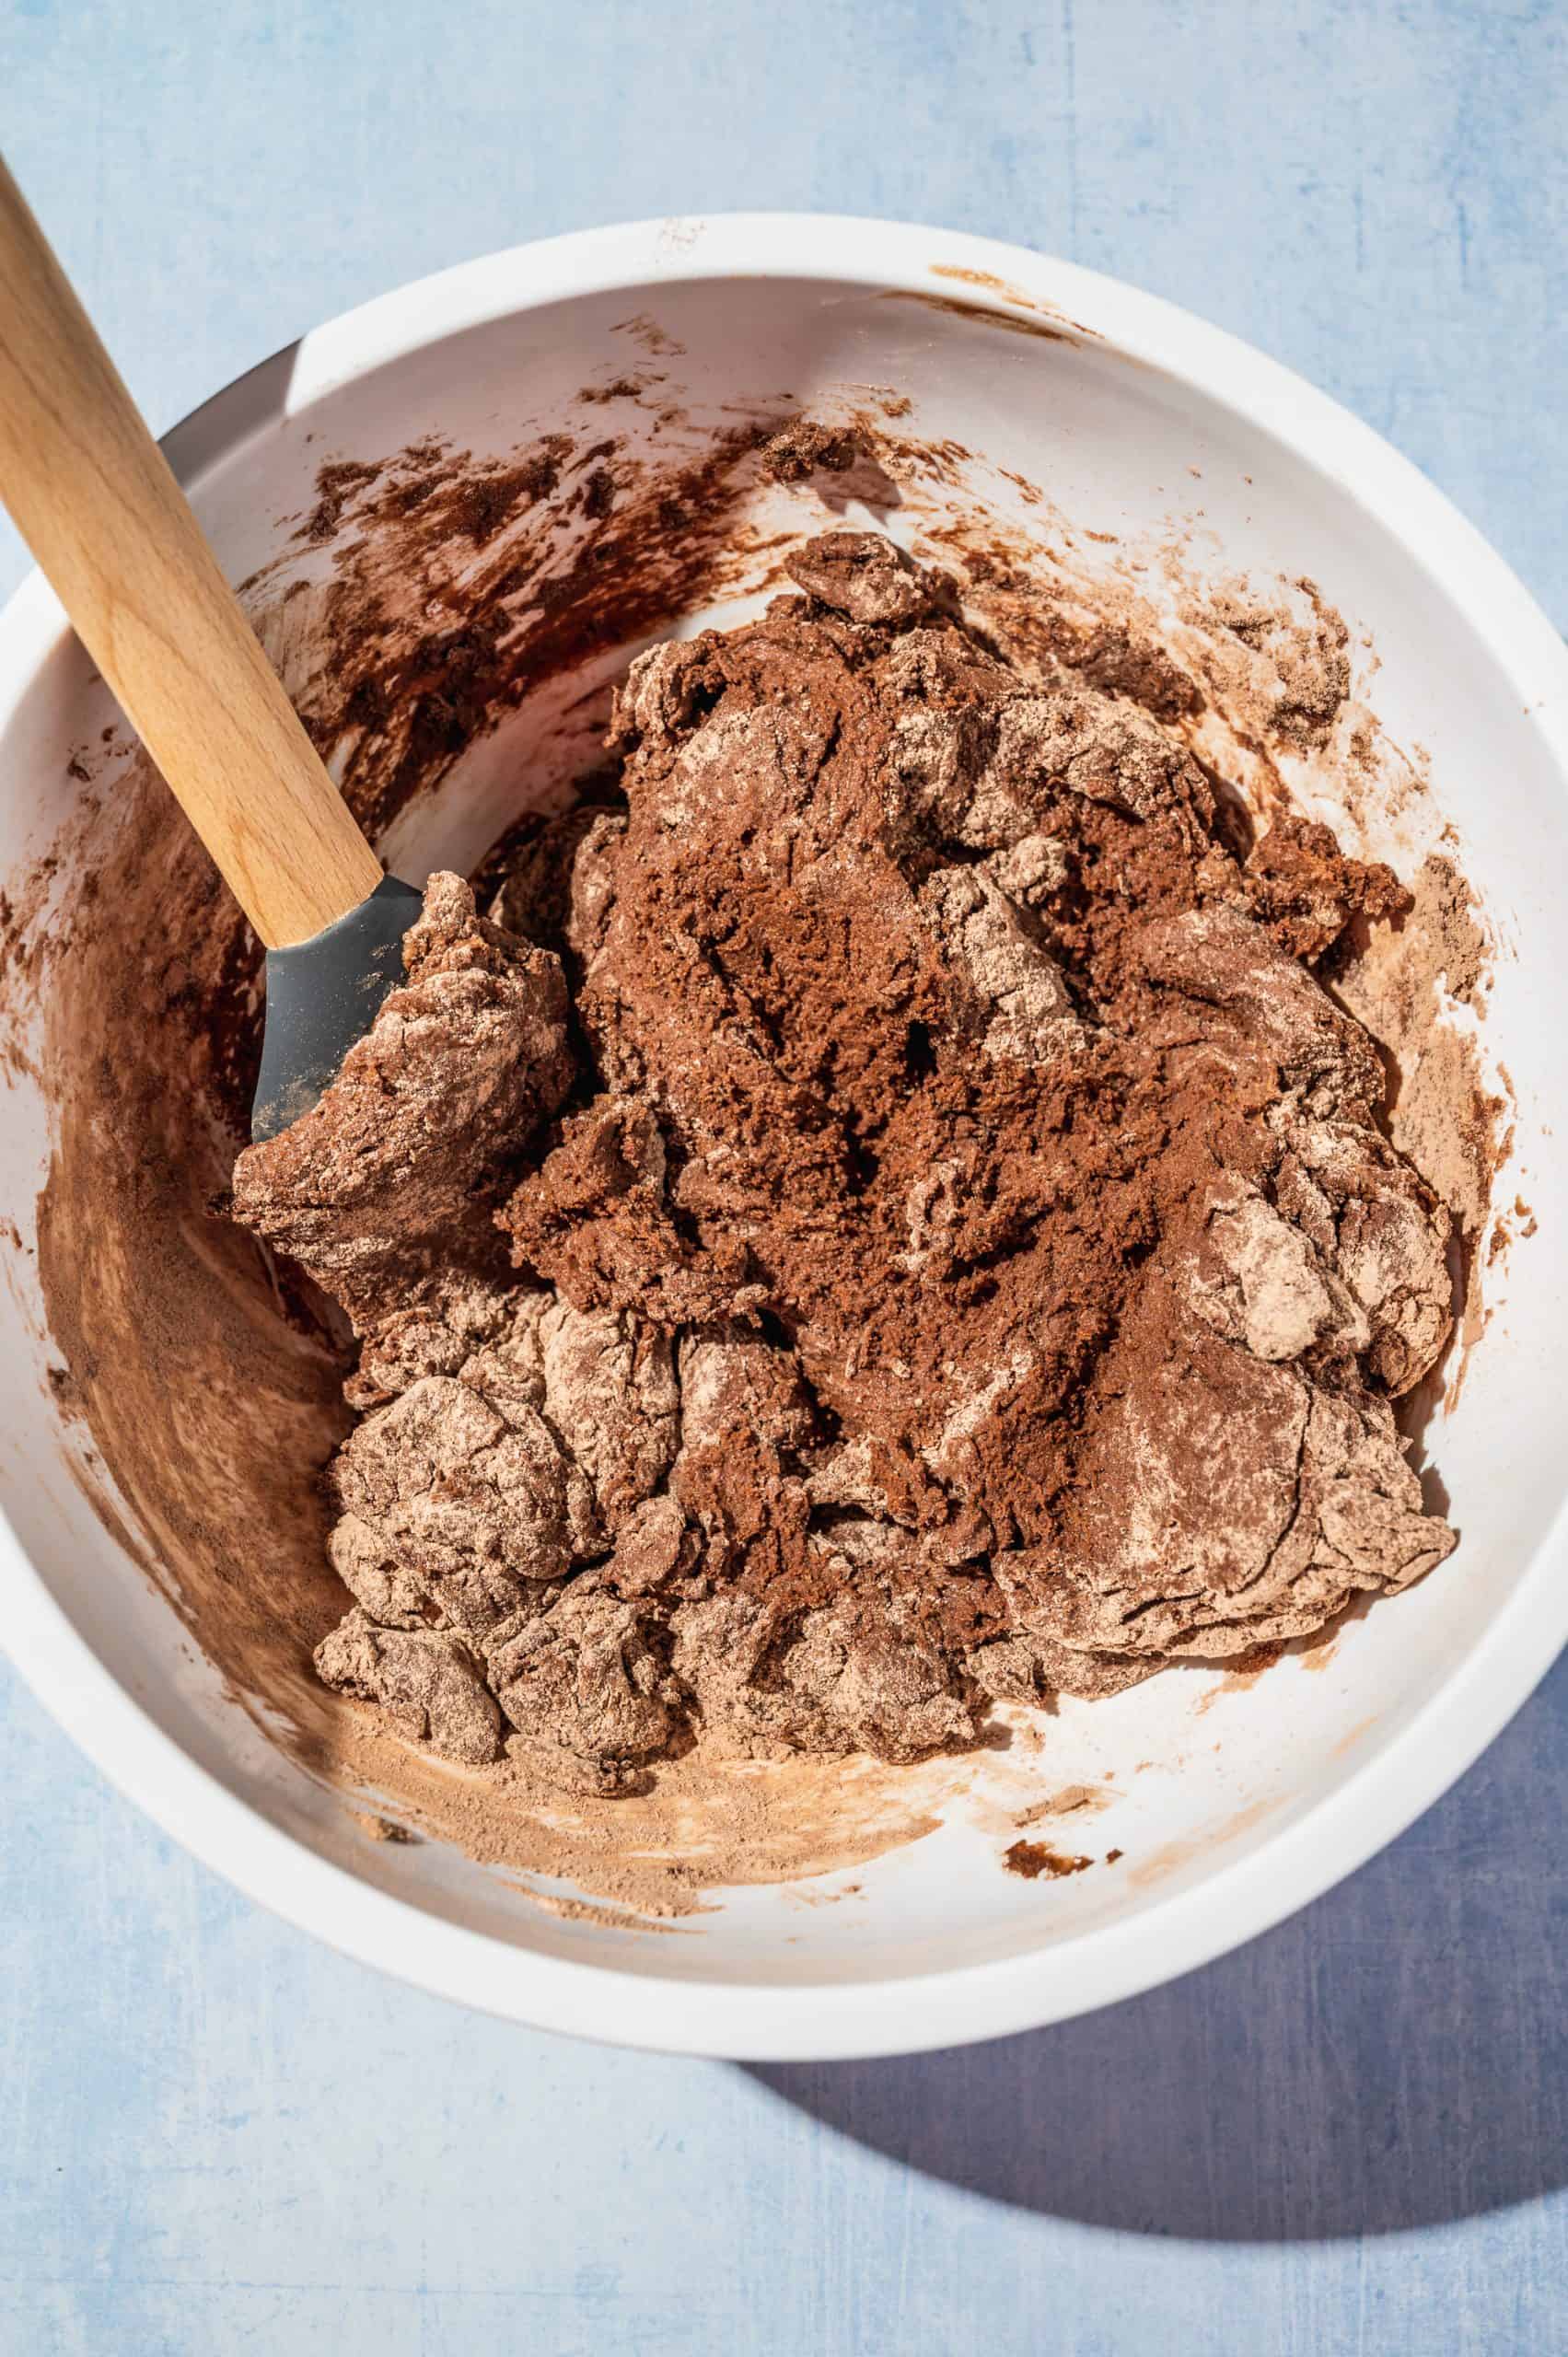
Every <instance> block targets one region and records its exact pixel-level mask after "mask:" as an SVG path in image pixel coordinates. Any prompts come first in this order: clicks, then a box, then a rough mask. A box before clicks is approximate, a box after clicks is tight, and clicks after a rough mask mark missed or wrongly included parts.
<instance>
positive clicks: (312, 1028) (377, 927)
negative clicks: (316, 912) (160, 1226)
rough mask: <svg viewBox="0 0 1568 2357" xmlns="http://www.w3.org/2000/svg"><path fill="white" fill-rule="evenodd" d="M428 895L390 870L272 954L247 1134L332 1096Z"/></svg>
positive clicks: (269, 1129)
mask: <svg viewBox="0 0 1568 2357" xmlns="http://www.w3.org/2000/svg"><path fill="white" fill-rule="evenodd" d="M423 906H424V894H423V893H422V892H416V891H415V890H414V888H413V886H412V884H403V883H401V882H400V881H399V879H398V878H397V877H395V876H384V877H382V879H381V881H380V883H379V884H377V887H376V889H375V890H374V892H372V893H371V895H370V898H369V899H368V900H362V901H361V902H360V904H359V906H358V908H357V909H351V910H350V911H349V912H348V914H347V916H346V917H339V918H338V920H337V922H336V923H335V924H330V925H328V926H327V927H326V929H325V931H324V932H321V933H318V934H313V935H311V937H310V939H309V940H308V941H297V942H296V943H295V944H294V945H293V946H292V947H290V948H288V949H269V950H268V952H267V1006H266V1021H265V1028H264V1029H263V1031H262V1034H261V1073H260V1074H259V1076H258V1078H257V1082H256V1096H255V1100H254V1102H253V1103H252V1105H251V1108H250V1136H251V1139H252V1141H253V1142H254V1143H257V1144H259V1143H260V1142H261V1139H263V1138H274V1137H276V1135H277V1133H278V1132H279V1131H280V1130H286V1129H287V1127H288V1125H289V1123H290V1122H291V1121H297V1120H298V1119H299V1117H300V1115H301V1114H302V1113H308V1112H309V1110H310V1108H311V1107H312V1106H313V1105H315V1104H316V1103H318V1102H319V1099H320V1098H321V1097H323V1096H324V1095H325V1094H326V1091H327V1089H328V1088H329V1086H331V1083H332V1081H333V1080H334V1079H335V1078H336V1077H337V1074H338V1070H339V1067H340V1066H341V1064H342V1063H343V1058H344V1057H345V1056H346V1055H347V1053H348V1051H349V1050H350V1049H351V1048H352V1047H353V1045H354V1041H355V1040H356V1039H363V1038H364V1037H365V1034H366V1031H368V1030H369V1028H370V1026H371V1025H372V1023H374V1022H375V1020H376V1017H377V1013H378V1012H379V1010H380V1007H381V1004H382V1001H383V1000H384V999H385V998H386V997H387V995H388V993H389V992H391V991H395V990H396V989H397V987H398V985H399V983H400V982H401V981H403V980H404V975H403V935H404V934H405V933H406V932H407V931H408V929H409V927H410V925H411V924H412V923H413V921H414V919H415V918H416V917H417V916H418V914H419V912H420V910H421V908H422V907H423Z"/></svg>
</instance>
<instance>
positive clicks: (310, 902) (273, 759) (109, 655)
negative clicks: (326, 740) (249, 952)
mask: <svg viewBox="0 0 1568 2357" xmlns="http://www.w3.org/2000/svg"><path fill="white" fill-rule="evenodd" d="M0 494H3V496H4V498H5V502H6V506H7V507H8V508H9V509H10V511H11V514H12V516H13V517H15V518H16V522H17V527H18V528H19V530H20V531H21V533H22V536H23V538H24V539H25V540H27V542H28V545H29V548H30V549H31V550H32V552H33V554H34V556H35V557H36V558H37V559H38V562H39V563H40V565H41V567H42V570H43V572H44V573H45V575H47V576H48V578H49V580H50V582H51V584H52V586H53V588H54V591H55V594H56V595H57V597H58V598H59V599H60V602H61V604H62V605H63V606H64V609H65V611H66V612H67V614H68V615H69V616H70V618H71V620H72V621H73V622H74V623H75V628H76V632H77V634H78V635H79V636H80V638H81V639H82V641H83V643H84V644H85V645H86V646H87V651H88V653H89V654H90V655H91V656H92V658H93V661H94V662H95V663H96V664H97V665H98V668H99V670H100V671H101V672H102V674H103V676H104V678H105V679H107V680H108V682H109V685H110V688H111V689H112V690H113V691H114V693H115V695H116V696H117V697H118V698H119V701H120V702H121V705H122V708H123V709H124V711H125V714H126V715H127V716H128V718H129V719H130V721H131V722H132V725H133V726H134V727H135V729H136V730H137V731H138V733H139V734H140V736H141V737H142V740H143V742H144V743H145V745H146V747H147V749H148V751H149V752H150V753H151V754H152V757H153V759H154V761H156V762H157V765H158V768H159V769H160V770H161V771H162V772H163V774H164V776H165V777H166V778H167V779H168V784H169V785H170V787H171V788H172V789H173V791H174V793H175V794H176V795H178V797H179V799H180V803H181V804H182V806H183V807H184V809H185V811H186V814H187V816H188V817H189V819H190V820H191V823H192V826H193V827H194V828H195V830H196V831H197V833H198V834H199V835H200V836H201V838H202V841H203V842H204V843H205V844H206V846H207V849H208V850H209V851H210V852H211V853H212V855H213V857H214V859H215V861H216V862H217V864H218V866H219V867H220V868H221V869H222V871H223V873H224V875H225V877H226V878H227V880H228V882H229V884H230V886H231V887H232V888H233V890H234V893H235V895H236V897H237V899H238V900H239V902H240V905H241V906H242V907H243V909H244V910H245V912H246V914H247V915H248V916H249V918H250V922H251V923H252V924H253V925H254V926H255V928H256V931H257V932H258V933H259V934H260V935H261V939H262V941H263V942H264V943H265V944H266V946H268V948H270V949H277V948H283V947H285V946H288V945H289V944H290V943H292V942H296V941H304V940H308V938H309V936H310V935H312V934H315V933H319V932H320V930H321V928H322V926H323V925H326V924H330V923H332V921H333V919H334V918H336V917H341V916H346V914H347V913H348V911H349V910H351V909H354V908H357V907H358V906H359V904H360V902H361V901H362V900H365V899H366V896H367V895H368V894H369V893H371V892H373V891H374V890H375V889H376V887H377V884H378V883H379V882H380V880H381V867H380V863H379V862H378V861H377V857H376V854H375V853H374V852H373V851H372V850H371V848H370V846H369V844H368V843H367V842H366V840H365V838H364V836H363V835H362V834H361V833H360V831H359V829H358V827H357V826H356V825H355V823H354V819H353V817H352V816H351V814H350V812H349V810H348V807H347V806H346V804H345V803H344V801H343V796H342V795H340V794H339V792H338V790H337V787H336V786H335V785H334V784H333V783H332V781H331V778H330V777H329V775H328V774H327V772H326V769H325V768H324V767H323V765H322V762H321V760H320V757H319V754H318V753H317V751H316V749H315V747H314V746H313V745H312V744H311V742H310V739H309V737H308V736H307V735H306V733H305V730H304V728H303V727H302V726H300V723H299V720H298V717H297V716H296V713H295V711H294V708H293V706H292V705H291V704H290V702H289V700H288V698H287V696H286V695H285V693H284V691H283V688H282V686H281V684H280V682H279V680H278V679H277V676H276V674H275V673H274V672H273V668H272V666H271V665H270V664H269V663H268V661H267V658H266V656H264V655H263V653H262V652H261V646H260V644H259V643H258V641H257V638H256V635H255V633H254V632H253V631H252V630H251V628H250V623H249V622H248V621H246V619H245V615H244V612H243V611H242V610H241V608H240V606H239V603H238V599H237V598H236V597H235V595H234V592H233V591H232V589H230V587H229V586H228V584H227V582H226V580H225V579H224V576H223V575H222V573H221V572H220V571H219V569H218V564H217V560H216V558H215V556H214V555H213V552H212V551H211V549H210V548H209V547H208V546H207V543H206V541H205V540H204V539H203V535H202V529H201V527H200V525H199V524H198V523H197V521H196V519H195V517H194V516H192V513H191V510H190V508H189V506H188V505H187V504H186V501H185V497H184V494H183V493H182V492H181V491H180V486H179V484H178V483H177V482H175V480H174V477H173V476H172V475H171V474H170V472H169V470H168V463H167V461H166V460H165V459H164V456H163V453H162V452H161V451H160V450H159V448H158V447H157V443H156V442H155V441H154V440H153V438H152V435H150V434H149V433H148V431H147V429H146V427H145V424H143V422H142V419H141V416H140V414H139V413H138V412H137V410H136V408H135V406H134V403H133V401H132V400H131V396H130V394H129V393H128V392H127V391H126V389H125V387H124V385H123V384H122V382H121V379H120V377H119V375H118V373H117V372H116V369H115V367H114V364H113V362H112V361H111V360H110V357H109V354H108V353H107V352H105V350H104V348H103V346H102V344H101V343H99V339H98V336H97V335H96V333H95V332H94V330H93V327H92V323H91V321H90V320H89V319H88V318H87V313H86V312H85V311H84V310H83V308H82V307H81V305H80V303H78V302H77V300H76V297H75V294H74V293H73V291H72V289H71V286H70V284H69V283H68V281H67V279H66V277H65V274H64V271H63V270H62V269H61V267H60V264H59V263H58V261H56V260H55V258H54V255H53V253H52V251H51V250H50V247H49V245H48V244H47V242H46V240H45V238H44V237H43V233H42V231H41V229H40V228H39V226H38V224H37V222H36V221H35V220H34V219H33V217H32V215H31V213H30V212H29V210H28V207H27V205H26V203H24V202H23V199H22V196H21V193H20V192H19V190H18V189H17V184H16V182H15V181H14V180H12V178H11V176H10V174H9V172H8V171H7V170H6V167H5V164H4V163H3V162H0Z"/></svg>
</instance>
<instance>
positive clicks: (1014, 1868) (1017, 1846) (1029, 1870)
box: [1002, 1841, 1094, 1882]
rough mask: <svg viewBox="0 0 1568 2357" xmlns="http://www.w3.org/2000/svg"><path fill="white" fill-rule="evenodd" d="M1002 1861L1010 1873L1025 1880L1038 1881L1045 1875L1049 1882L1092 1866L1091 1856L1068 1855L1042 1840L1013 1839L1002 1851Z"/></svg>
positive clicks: (1057, 1880) (1058, 1880) (1079, 1872)
mask: <svg viewBox="0 0 1568 2357" xmlns="http://www.w3.org/2000/svg"><path fill="white" fill-rule="evenodd" d="M1002 1863H1003V1864H1004V1865H1005V1867H1006V1869H1007V1872H1008V1873H1009V1874H1010V1875H1022V1876H1023V1877H1024V1879H1025V1881H1026V1882H1038V1881H1039V1880H1040V1876H1041V1875H1045V1876H1046V1877H1047V1878H1048V1879H1049V1880H1050V1881H1051V1882H1061V1881H1063V1879H1064V1878H1065V1876H1066V1875H1081V1874H1082V1873H1083V1872H1084V1870H1085V1868H1086V1866H1092V1865H1093V1864H1094V1860H1093V1859H1092V1858H1073V1857H1069V1856H1068V1855H1067V1854H1066V1852H1064V1851H1062V1850H1052V1849H1051V1847H1050V1846H1049V1844H1048V1843H1046V1842H1044V1841H1015V1842H1014V1844H1013V1846H1012V1848H1011V1849H1010V1850H1006V1851H1005V1852H1003V1857H1002Z"/></svg>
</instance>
